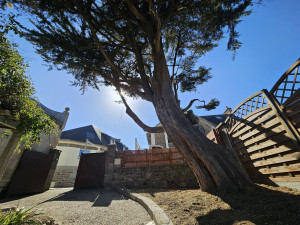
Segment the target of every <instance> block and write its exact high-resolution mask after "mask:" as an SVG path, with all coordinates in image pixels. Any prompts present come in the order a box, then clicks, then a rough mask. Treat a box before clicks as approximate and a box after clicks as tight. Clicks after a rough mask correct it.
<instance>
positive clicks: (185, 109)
mask: <svg viewBox="0 0 300 225" xmlns="http://www.w3.org/2000/svg"><path fill="white" fill-rule="evenodd" d="M195 101H199V102H203V103H204V105H205V101H204V100H199V99H198V98H195V99H193V100H191V101H190V103H189V104H188V105H187V107H185V108H184V109H182V112H186V111H187V110H189V109H190V108H191V107H192V105H193V103H194V102H195Z"/></svg>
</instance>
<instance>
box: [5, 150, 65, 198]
mask: <svg viewBox="0 0 300 225" xmlns="http://www.w3.org/2000/svg"><path fill="white" fill-rule="evenodd" d="M59 154H60V152H59V151H57V150H52V151H50V154H45V153H42V152H36V151H30V150H25V152H24V154H23V157H22V159H21V161H20V163H19V165H18V167H17V169H16V172H15V174H14V176H13V178H12V180H11V183H10V185H9V187H8V192H7V194H8V195H14V194H31V193H39V192H43V191H46V190H48V189H49V186H50V181H51V180H52V176H53V173H51V169H52V170H55V167H56V164H57V160H58V157H59ZM52 167H53V168H52Z"/></svg>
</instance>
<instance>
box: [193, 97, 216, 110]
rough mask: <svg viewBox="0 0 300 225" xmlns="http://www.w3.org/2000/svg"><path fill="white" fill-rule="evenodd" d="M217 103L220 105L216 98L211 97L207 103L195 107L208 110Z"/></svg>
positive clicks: (213, 107)
mask: <svg viewBox="0 0 300 225" xmlns="http://www.w3.org/2000/svg"><path fill="white" fill-rule="evenodd" d="M219 105H220V102H219V101H218V100H217V99H215V98H213V99H212V100H210V102H209V103H207V104H204V105H201V106H196V107H195V108H196V109H206V110H207V111H209V110H212V109H215V108H216V107H217V106H219Z"/></svg>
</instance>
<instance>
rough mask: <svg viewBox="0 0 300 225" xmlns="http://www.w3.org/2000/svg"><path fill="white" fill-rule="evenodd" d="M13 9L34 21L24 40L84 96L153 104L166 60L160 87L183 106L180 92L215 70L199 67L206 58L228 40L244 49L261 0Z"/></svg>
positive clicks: (47, 0) (62, 2) (27, 4)
mask: <svg viewBox="0 0 300 225" xmlns="http://www.w3.org/2000/svg"><path fill="white" fill-rule="evenodd" d="M12 2H15V3H16V6H18V5H19V6H20V7H21V8H22V10H25V11H26V12H27V13H29V14H30V15H31V16H32V17H31V22H32V25H33V26H34V27H35V28H33V29H31V28H28V26H25V25H24V24H22V23H18V25H19V27H20V28H21V30H22V32H21V36H23V37H25V38H26V39H27V40H28V41H30V42H32V43H33V44H34V45H35V46H36V48H37V52H38V53H39V54H40V55H41V56H42V57H43V59H44V60H45V61H46V62H48V63H51V64H52V65H51V67H52V66H54V67H56V68H58V69H64V70H67V71H68V72H70V73H72V74H73V75H74V77H75V80H76V82H75V83H74V85H78V86H80V87H81V89H83V90H84V89H85V88H86V87H87V86H91V87H94V88H98V87H99V85H101V84H104V85H107V86H115V87H116V89H122V90H123V91H124V92H125V93H127V94H128V95H129V96H131V97H136V96H138V97H141V98H143V99H145V100H147V101H152V99H153V93H154V92H155V91H153V88H154V85H153V83H152V81H153V78H155V79H157V80H159V79H161V77H160V76H162V74H159V73H157V71H159V68H160V67H162V66H164V65H165V64H164V62H165V61H166V64H167V66H168V69H169V72H168V73H165V74H163V76H165V79H161V80H164V81H167V82H170V85H171V86H172V88H173V92H174V95H175V98H176V99H177V100H178V102H180V101H179V96H178V93H177V92H178V90H180V91H181V92H185V91H195V90H196V89H197V87H198V86H199V85H201V84H202V83H203V82H206V81H208V80H209V79H210V78H211V77H212V76H211V74H210V69H209V68H205V67H204V66H200V67H199V65H198V64H197V63H198V61H199V59H200V58H201V57H202V56H203V55H205V54H206V53H207V52H209V51H211V50H212V49H213V48H215V47H216V46H218V44H219V42H220V40H221V39H223V38H224V37H226V36H227V37H228V48H227V49H228V50H230V51H233V52H234V54H235V52H236V51H237V49H239V48H240V46H241V42H239V41H238V39H237V38H238V37H239V33H238V32H237V31H236V27H237V25H238V24H239V23H240V21H241V18H243V17H244V16H247V15H249V14H250V13H251V10H248V8H249V7H250V6H251V5H252V4H253V2H255V1H253V0H220V1H208V0H186V1H182V0H175V1H174V0H172V1H143V0H137V1H120V0H110V1H107V0H103V1H93V0H85V1H78V0H74V1H68V0H43V1H42V0H37V1H29V0H22V1H20V0H14V1H12ZM157 43H160V45H159V48H156V47H157V46H158V45H157ZM155 52H156V53H161V52H162V53H163V55H162V57H161V59H160V60H159V62H161V63H155V57H156V56H155V54H154V53H155ZM156 62H157V61H156ZM196 68H198V69H196ZM164 71H165V70H164ZM156 87H157V86H156ZM212 105H213V103H212ZM215 105H216V104H215ZM207 109H208V108H207Z"/></svg>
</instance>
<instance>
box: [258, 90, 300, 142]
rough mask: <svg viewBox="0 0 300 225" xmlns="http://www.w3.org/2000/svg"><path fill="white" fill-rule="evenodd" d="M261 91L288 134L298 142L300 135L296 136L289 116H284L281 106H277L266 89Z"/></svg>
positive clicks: (296, 133)
mask: <svg viewBox="0 0 300 225" xmlns="http://www.w3.org/2000/svg"><path fill="white" fill-rule="evenodd" d="M262 92H263V94H264V95H265V97H266V99H267V100H268V102H269V104H270V106H271V108H272V109H273V110H274V112H275V114H276V116H277V117H278V119H279V120H280V122H281V123H282V125H283V126H284V128H285V129H286V131H287V133H288V134H289V136H290V137H291V138H292V139H293V141H295V142H296V143H300V137H299V136H298V132H297V131H296V130H295V127H294V126H293V124H292V123H291V121H290V120H289V118H288V117H287V116H286V114H285V112H284V111H283V110H282V108H281V107H280V106H279V104H278V102H277V101H276V100H275V98H274V97H273V96H272V95H271V94H270V93H269V92H268V91H267V90H266V89H263V90H262Z"/></svg>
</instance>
